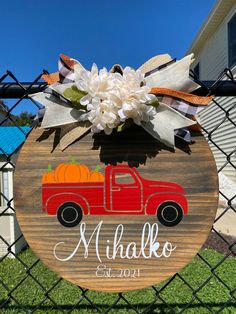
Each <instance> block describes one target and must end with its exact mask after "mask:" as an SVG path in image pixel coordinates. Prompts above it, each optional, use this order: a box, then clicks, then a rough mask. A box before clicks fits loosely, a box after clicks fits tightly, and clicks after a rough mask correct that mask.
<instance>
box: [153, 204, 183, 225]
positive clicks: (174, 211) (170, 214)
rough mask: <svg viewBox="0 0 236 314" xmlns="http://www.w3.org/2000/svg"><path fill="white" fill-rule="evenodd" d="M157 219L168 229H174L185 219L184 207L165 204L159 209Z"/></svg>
mask: <svg viewBox="0 0 236 314" xmlns="http://www.w3.org/2000/svg"><path fill="white" fill-rule="evenodd" d="M157 218H158V220H159V221H160V223H161V224H162V225H164V226H166V227H174V226H176V225H178V223H180V221H181V220H182V218H183V210H182V207H181V206H180V205H179V204H177V203H175V202H170V201H169V202H164V203H162V204H161V205H160V206H159V207H158V209H157Z"/></svg>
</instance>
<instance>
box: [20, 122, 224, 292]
mask: <svg viewBox="0 0 236 314" xmlns="http://www.w3.org/2000/svg"><path fill="white" fill-rule="evenodd" d="M58 139H59V133H58V131H57V132H52V131H50V132H45V131H43V130H42V129H39V128H38V129H35V130H33V131H32V132H31V134H30V135H29V137H28V139H27V141H26V142H25V144H24V146H23V148H22V149H21V152H20V156H19V158H18V160H17V165H16V171H15V174H14V201H15V208H16V213H17V219H18V221H19V224H20V227H21V230H22V232H23V234H24V236H25V238H26V240H27V242H28V243H29V245H30V247H31V248H32V249H33V251H34V252H35V253H36V255H37V256H38V257H39V258H40V259H41V260H42V262H43V263H44V264H45V265H47V266H48V267H49V268H51V269H52V270H54V271H55V272H57V273H58V274H59V275H60V276H62V277H63V278H65V279H67V280H69V281H71V282H73V283H75V284H77V285H80V286H82V287H85V288H89V289H93V290H98V291H110V292H120V291H128V290H136V289H141V288H144V287H148V286H151V285H154V284H157V283H159V282H160V281H162V280H165V279H167V278H168V277H170V276H171V275H173V274H175V273H176V272H177V271H179V270H180V269H181V268H183V267H184V266H185V265H186V264H188V263H189V262H190V261H191V259H192V258H193V257H194V256H195V255H196V253H197V252H198V250H199V249H200V248H201V246H202V244H203V243H204V242H205V240H206V238H207V236H208V234H209V232H210V230H211V226H212V224H213V221H214V217H215V214H216V209H217V204H218V176H217V171H216V165H215V161H214V159H213V156H212V153H211V150H210V148H209V146H208V143H207V142H206V140H205V139H204V137H203V136H202V135H201V134H196V135H194V136H193V140H194V143H193V144H191V145H189V146H188V145H186V144H184V143H182V142H179V143H177V148H176V151H175V152H173V151H171V150H169V149H168V148H166V147H165V146H163V145H161V144H160V143H159V142H158V141H156V140H154V139H153V138H152V137H151V136H150V135H149V134H147V133H146V132H145V131H144V130H143V129H142V128H139V127H137V126H134V127H132V128H130V129H127V130H125V131H124V132H121V133H116V132H113V134H112V135H109V136H106V135H104V134H102V133H101V134H96V135H93V134H91V133H89V134H87V135H86V136H85V137H83V138H82V139H80V140H79V141H77V142H75V143H74V144H72V145H71V146H69V147H68V148H67V149H66V150H65V151H63V152H62V151H61V150H60V149H59V148H58V146H57V144H58ZM69 156H74V157H75V158H76V160H77V161H78V163H81V164H86V165H87V166H88V167H89V168H91V169H92V168H95V166H96V165H100V166H101V168H102V170H101V171H103V170H104V168H105V166H106V165H108V164H112V165H116V164H121V163H122V164H128V165H129V166H132V167H136V168H137V169H138V171H139V173H140V175H141V176H142V178H145V179H147V180H158V181H165V182H175V183H178V184H180V185H181V186H182V187H183V188H184V189H185V191H186V197H187V201H188V214H187V215H186V216H184V218H183V220H182V221H181V222H180V223H179V224H178V225H177V226H175V227H165V226H163V225H161V224H160V223H159V224H158V227H159V233H158V242H159V243H160V248H162V247H163V245H164V243H165V242H166V241H168V242H170V243H171V244H172V245H173V246H175V247H176V249H175V250H174V251H173V252H172V254H171V255H170V257H168V258H165V257H160V258H156V257H152V258H144V257H142V256H140V258H138V259H134V258H133V259H127V258H124V259H121V258H119V257H117V258H116V259H114V260H111V259H108V258H107V257H106V255H105V251H106V249H107V245H108V243H111V242H112V240H113V238H114V232H115V229H116V227H117V226H118V225H119V224H122V225H123V228H124V234H123V237H122V240H121V242H120V243H122V245H124V247H126V246H127V245H128V244H129V243H130V242H135V243H136V244H137V248H140V246H141V244H140V242H141V234H142V228H143V226H144V224H145V223H146V222H149V223H150V224H151V225H153V224H154V223H157V217H156V216H150V215H148V216H147V215H101V216H98V215H97V216H92V215H88V216H85V217H84V218H83V221H84V222H85V223H86V235H87V238H89V236H91V234H92V232H93V230H94V229H95V228H96V226H97V224H98V223H99V222H100V221H103V225H102V228H101V232H100V236H99V253H100V256H101V262H100V261H99V260H98V258H97V255H96V250H95V241H94V240H92V241H91V245H90V246H89V252H88V257H87V258H85V257H84V255H83V253H84V250H83V246H82V245H81V247H80V248H79V250H78V251H77V252H76V253H75V255H74V256H73V258H71V259H70V260H68V261H63V262H62V261H60V260H58V259H56V258H55V256H54V249H55V245H56V244H57V243H59V242H63V243H61V244H60V245H59V246H58V250H57V256H60V258H66V257H68V256H69V255H70V254H71V253H72V252H73V251H74V250H75V248H76V246H77V244H78V241H79V240H80V226H79V225H78V226H76V227H73V228H66V227H64V226H62V225H61V224H60V223H59V222H58V220H57V217H56V216H50V215H48V214H47V213H45V212H43V211H42V199H41V178H42V175H43V173H45V171H46V169H47V165H48V164H49V163H50V164H51V165H52V168H53V169H55V168H56V166H57V165H58V164H60V163H65V162H68V158H69ZM94 193H95V192H94ZM109 241H110V242H109ZM160 252H161V251H160ZM100 264H102V265H105V266H106V270H109V268H111V269H112V270H111V271H110V275H111V274H114V276H113V277H109V276H105V275H104V274H103V273H100V274H98V273H97V267H98V265H100ZM120 269H123V271H121V272H122V274H123V275H124V270H125V269H129V271H128V270H127V271H126V275H129V272H132V273H134V271H131V270H133V269H135V270H136V272H135V274H136V276H133V277H131V275H130V276H126V277H125V276H123V277H118V276H117V274H118V273H119V271H120ZM97 275H101V276H97ZM108 275H109V271H108ZM138 275H139V276H138Z"/></svg>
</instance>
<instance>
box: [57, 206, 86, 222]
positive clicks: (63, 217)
mask: <svg viewBox="0 0 236 314" xmlns="http://www.w3.org/2000/svg"><path fill="white" fill-rule="evenodd" d="M82 218H83V211H82V209H81V207H80V206H79V205H78V204H76V203H73V202H67V203H64V204H62V205H61V206H60V207H59V208H58V210H57V219H58V221H59V222H60V224H62V226H64V227H69V228H71V227H75V226H77V225H78V224H79V223H80V222H81V220H82Z"/></svg>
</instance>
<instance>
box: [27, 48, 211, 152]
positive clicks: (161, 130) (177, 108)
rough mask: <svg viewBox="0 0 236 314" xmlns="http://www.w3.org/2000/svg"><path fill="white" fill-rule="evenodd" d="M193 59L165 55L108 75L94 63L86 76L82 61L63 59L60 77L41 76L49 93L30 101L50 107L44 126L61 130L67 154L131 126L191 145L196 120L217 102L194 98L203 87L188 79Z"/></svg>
mask: <svg viewBox="0 0 236 314" xmlns="http://www.w3.org/2000/svg"><path fill="white" fill-rule="evenodd" d="M192 58H193V55H192V54H191V55H188V56H186V57H185V58H183V59H182V60H179V61H176V60H175V59H172V58H171V57H170V56H169V55H160V56H156V57H154V58H152V59H150V60H148V61H147V62H145V63H144V64H143V65H142V66H141V67H140V68H139V69H138V70H137V71H136V70H134V69H131V68H129V67H126V68H124V69H122V67H121V66H119V65H115V66H113V68H112V69H111V71H110V72H108V71H107V70H106V69H105V68H103V69H102V70H100V71H98V69H97V66H96V65H95V64H94V65H93V66H92V69H91V71H87V70H86V69H85V68H84V67H83V66H82V65H81V64H80V62H79V61H77V60H75V59H71V58H69V57H67V56H65V55H60V59H59V72H57V73H53V74H46V75H43V76H42V78H43V79H44V80H45V81H46V82H47V83H48V85H49V86H48V88H46V89H45V91H44V92H41V93H36V94H33V95H30V96H31V97H32V98H33V99H34V100H36V101H38V102H40V103H41V104H43V105H44V106H45V112H44V115H43V120H42V124H41V127H42V128H55V127H60V128H61V141H60V148H61V149H62V150H63V149H65V148H66V147H67V146H69V145H70V144H71V143H73V142H74V141H75V140H77V139H78V138H79V137H81V136H82V135H83V134H84V133H85V132H87V131H89V130H91V131H92V132H100V131H102V130H103V131H104V132H105V133H106V134H110V133H111V132H112V130H113V129H117V130H118V131H122V130H123V129H124V128H125V127H127V126H129V125H130V124H131V122H134V123H136V124H138V125H141V126H142V127H143V128H144V129H145V130H146V131H147V132H148V133H150V134H151V135H152V136H153V137H154V138H156V139H158V140H159V141H161V142H162V143H164V144H165V145H167V146H169V147H171V148H174V136H175V135H176V136H180V137H181V138H183V139H184V140H185V141H187V142H191V136H190V132H189V130H188V127H189V126H192V125H193V124H196V121H194V120H192V119H193V118H194V116H195V115H196V114H197V113H198V112H199V111H200V110H202V109H203V108H204V107H205V106H206V105H208V104H209V103H210V102H211V100H212V97H199V96H196V95H192V94H190V93H191V92H193V91H194V90H195V89H197V88H199V85H198V84H197V83H195V82H193V81H192V80H191V79H190V78H189V69H190V65H191V63H192V61H193V60H192Z"/></svg>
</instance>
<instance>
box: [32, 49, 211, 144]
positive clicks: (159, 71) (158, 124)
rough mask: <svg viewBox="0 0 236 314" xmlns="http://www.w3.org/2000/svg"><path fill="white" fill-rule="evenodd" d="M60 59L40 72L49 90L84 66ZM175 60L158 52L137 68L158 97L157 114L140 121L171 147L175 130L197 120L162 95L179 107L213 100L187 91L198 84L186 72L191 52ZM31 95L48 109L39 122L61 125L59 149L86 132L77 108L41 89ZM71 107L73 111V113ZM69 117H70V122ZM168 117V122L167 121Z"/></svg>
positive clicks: (204, 104) (47, 124)
mask: <svg viewBox="0 0 236 314" xmlns="http://www.w3.org/2000/svg"><path fill="white" fill-rule="evenodd" d="M60 61H61V64H60V62H59V70H60V71H59V72H56V73H52V74H44V75H43V76H42V79H43V80H44V81H46V82H47V83H48V85H49V86H52V90H53V85H57V84H58V82H60V83H63V84H65V83H68V84H70V82H73V71H74V70H73V69H74V68H75V67H79V68H83V66H82V65H81V64H80V63H79V62H78V61H76V60H74V59H71V58H69V57H67V56H65V55H60ZM175 61H176V60H173V59H172V58H171V57H170V56H169V55H168V54H165V55H158V56H155V57H153V58H151V59H149V60H148V61H147V62H145V63H144V64H143V65H142V66H141V67H140V68H139V70H141V71H142V72H143V73H144V74H145V84H146V85H147V86H150V88H151V93H152V94H155V95H156V96H157V97H158V98H159V100H160V105H159V106H158V108H157V115H156V117H155V118H154V119H153V120H152V121H149V122H147V123H142V126H143V128H144V129H145V130H146V131H147V132H149V133H150V134H152V136H154V137H155V138H157V139H159V140H160V141H161V142H163V143H165V144H166V145H168V146H171V147H174V130H176V129H179V128H183V127H189V126H191V125H194V124H196V121H194V120H195V119H193V120H191V119H188V118H187V117H184V116H183V115H182V114H180V113H179V114H176V112H175V111H174V110H173V109H171V108H170V107H168V106H166V105H165V101H164V103H163V102H162V100H164V99H165V97H167V98H168V97H170V98H172V99H176V100H179V101H176V102H175V106H174V108H175V109H177V110H178V104H180V106H182V107H183V106H185V104H186V106H188V105H191V106H196V107H197V106H202V107H204V106H207V105H208V104H209V103H210V102H211V101H212V97H200V96H196V95H193V94H191V93H190V92H192V91H193V90H194V89H196V88H198V87H199V85H198V84H197V83H195V82H193V81H192V80H190V78H189V74H188V71H189V66H190V64H191V63H192V55H189V56H186V57H185V58H183V59H182V60H179V61H177V62H175ZM118 68H119V69H120V70H119V71H122V67H121V66H119V65H115V66H113V68H112V69H111V71H112V72H114V71H116V69H118ZM117 71H118V70H117ZM170 74H171V75H170ZM155 82H160V86H155V85H153V84H155ZM58 86H59V84H58ZM174 88H177V89H174ZM186 91H187V92H186ZM32 97H33V98H34V99H35V100H37V101H39V102H41V103H45V106H46V110H48V119H46V121H44V122H45V123H44V124H43V125H42V126H43V127H44V126H46V127H55V126H59V127H60V128H61V139H60V144H59V145H60V148H61V149H62V150H63V149H65V148H66V147H67V146H69V145H70V144H71V143H73V142H74V141H75V140H77V139H79V138H80V137H81V136H83V134H85V133H87V132H89V130H90V128H91V124H90V122H88V121H87V122H78V117H79V116H78V114H79V112H78V111H77V112H76V110H75V109H72V108H71V110H69V109H68V106H69V105H68V104H67V105H66V104H64V105H63V106H62V107H61V103H58V104H57V101H55V99H54V98H53V97H54V96H53V95H51V96H48V98H47V97H46V98H45V95H42V93H40V95H39V94H35V95H33V96H32ZM43 98H44V99H43ZM53 102H54V106H53V107H52V106H51V103H53ZM46 103H47V104H49V103H50V106H49V109H47V104H46ZM50 108H53V110H54V111H52V112H51V117H50ZM63 108H64V109H63ZM55 110H57V111H58V119H56V122H55V121H52V122H53V123H52V124H51V125H50V120H55V117H53V116H55V112H56V111H55ZM63 110H65V114H63V115H60V113H62V111H63ZM73 110H74V111H75V112H74V113H73V114H72V111H73ZM180 112H181V110H180ZM191 112H192V110H191ZM196 112H197V111H196ZM71 114H72V115H71ZM67 116H68V117H67ZM193 118H194V117H193ZM170 120H171V122H170ZM69 121H71V123H70V122H69ZM167 121H169V122H170V123H166V122H167ZM68 123H69V124H68Z"/></svg>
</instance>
